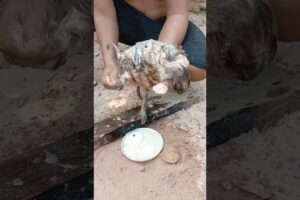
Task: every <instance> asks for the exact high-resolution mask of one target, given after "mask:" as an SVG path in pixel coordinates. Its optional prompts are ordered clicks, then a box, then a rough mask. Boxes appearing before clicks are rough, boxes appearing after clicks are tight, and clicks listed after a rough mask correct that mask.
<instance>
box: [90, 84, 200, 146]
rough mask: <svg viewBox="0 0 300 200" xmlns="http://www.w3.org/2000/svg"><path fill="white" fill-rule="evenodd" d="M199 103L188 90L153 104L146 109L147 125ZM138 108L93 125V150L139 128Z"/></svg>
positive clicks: (197, 96) (195, 96) (195, 94)
mask: <svg viewBox="0 0 300 200" xmlns="http://www.w3.org/2000/svg"><path fill="white" fill-rule="evenodd" d="M198 102H200V95H199V94H198V93H197V90H194V89H190V90H189V91H188V92H187V93H186V94H184V95H177V96H176V100H175V101H174V99H173V100H170V99H168V98H166V99H165V100H163V101H160V102H159V103H154V104H153V107H151V108H148V110H147V111H148V119H147V122H146V124H147V123H150V122H153V121H154V120H157V119H160V118H162V117H165V116H168V115H170V114H173V113H175V112H177V111H179V110H182V109H186V108H188V107H190V106H191V105H193V104H195V103H198ZM139 111H140V107H136V108H133V109H131V110H128V111H125V112H122V113H121V114H119V115H118V116H117V117H116V116H115V117H113V118H108V119H105V120H103V121H101V122H98V123H95V129H94V148H95V149H97V148H100V147H101V146H103V145H105V144H108V143H110V142H112V141H114V140H115V139H117V138H119V137H121V136H124V135H125V134H126V133H128V132H129V131H131V130H133V129H136V128H139V127H141V120H140V116H139Z"/></svg>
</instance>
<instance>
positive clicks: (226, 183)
mask: <svg viewBox="0 0 300 200" xmlns="http://www.w3.org/2000/svg"><path fill="white" fill-rule="evenodd" d="M222 187H223V188H224V189H225V190H227V191H230V190H232V184H231V183H230V181H228V180H226V181H223V182H222Z"/></svg>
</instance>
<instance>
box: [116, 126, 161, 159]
mask: <svg viewBox="0 0 300 200" xmlns="http://www.w3.org/2000/svg"><path fill="white" fill-rule="evenodd" d="M163 146H164V140H163V138H162V136H161V134H160V133H159V132H157V131H156V130H153V129H151V128H138V129H135V130H133V131H130V132H129V133H127V134H126V136H125V137H124V138H123V140H122V143H121V150H122V153H123V154H124V155H125V156H126V157H127V158H128V159H130V160H132V161H136V162H145V161H149V160H152V159H153V158H155V157H156V156H158V154H159V153H160V152H161V150H162V149H163Z"/></svg>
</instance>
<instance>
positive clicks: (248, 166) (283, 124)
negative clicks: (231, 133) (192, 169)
mask: <svg viewBox="0 0 300 200" xmlns="http://www.w3.org/2000/svg"><path fill="white" fill-rule="evenodd" d="M299 130H300V112H296V113H294V114H290V115H285V116H283V119H282V120H281V121H280V122H279V123H278V124H277V125H276V126H274V127H272V128H269V129H268V130H265V131H262V132H258V131H256V130H253V131H251V132H249V133H247V134H243V135H241V136H240V137H238V138H235V139H232V140H231V141H229V142H227V143H225V144H224V145H221V146H218V147H216V148H213V149H211V150H208V154H207V180H208V182H207V185H208V192H207V193H208V198H209V199H212V200H218V199H223V200H232V199H245V200H256V199H272V200H283V199H289V200H297V199H300V192H299V180H300V170H299V169H300V160H299V155H300V147H299V141H300V132H299Z"/></svg>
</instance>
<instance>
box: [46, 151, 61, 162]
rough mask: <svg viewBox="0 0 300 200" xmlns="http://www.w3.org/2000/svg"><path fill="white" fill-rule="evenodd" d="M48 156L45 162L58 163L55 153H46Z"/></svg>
mask: <svg viewBox="0 0 300 200" xmlns="http://www.w3.org/2000/svg"><path fill="white" fill-rule="evenodd" d="M45 154H46V158H45V162H46V163H47V164H54V163H56V162H57V160H58V159H57V156H56V155H55V154H53V153H50V152H49V151H45Z"/></svg>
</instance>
